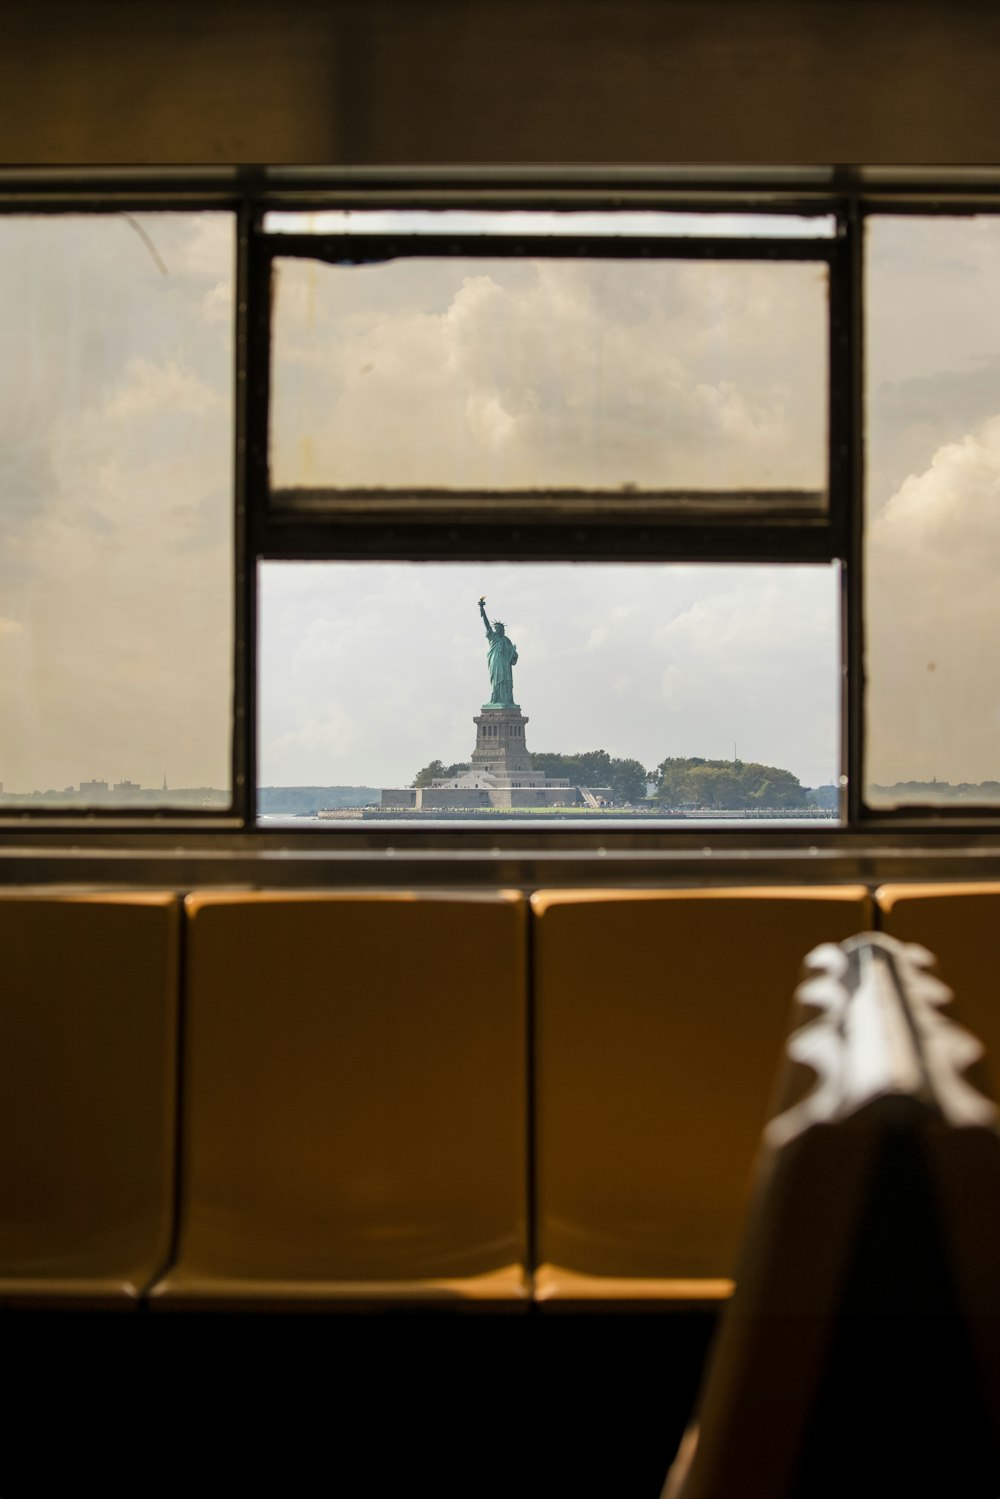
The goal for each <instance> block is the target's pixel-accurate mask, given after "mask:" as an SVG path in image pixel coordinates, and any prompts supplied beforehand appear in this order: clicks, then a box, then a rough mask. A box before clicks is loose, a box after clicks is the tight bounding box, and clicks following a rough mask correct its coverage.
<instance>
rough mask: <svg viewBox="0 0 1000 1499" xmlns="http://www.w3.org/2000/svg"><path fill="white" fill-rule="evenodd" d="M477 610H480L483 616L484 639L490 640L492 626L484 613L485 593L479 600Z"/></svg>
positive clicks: (491, 637)
mask: <svg viewBox="0 0 1000 1499" xmlns="http://www.w3.org/2000/svg"><path fill="white" fill-rule="evenodd" d="M479 612H480V614H481V615H482V617H483V624H484V625H485V626H486V639H487V640H492V639H493V626H492V625H491V624H490V617H489V615H488V614H487V613H486V595H485V594H484V595H483V597H482V598H481V599H480V600H479Z"/></svg>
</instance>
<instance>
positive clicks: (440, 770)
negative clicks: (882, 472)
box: [410, 760, 469, 786]
mask: <svg viewBox="0 0 1000 1499" xmlns="http://www.w3.org/2000/svg"><path fill="white" fill-rule="evenodd" d="M468 769H469V762H468V760H460V761H458V762H457V763H456V764H454V765H442V764H441V761H440V760H432V761H431V763H430V764H429V765H425V766H424V768H423V770H418V771H417V774H416V776H415V777H414V779H413V780H412V781H411V782H410V785H411V786H429V785H430V783H431V782H432V781H446V780H450V779H451V777H452V776H460V775H464V773H465V772H466V771H467V770H468Z"/></svg>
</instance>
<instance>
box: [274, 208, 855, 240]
mask: <svg viewBox="0 0 1000 1499" xmlns="http://www.w3.org/2000/svg"><path fill="white" fill-rule="evenodd" d="M264 230H265V232H266V233H268V234H572V235H583V234H585V235H611V236H613V235H621V234H637V235H641V236H643V237H647V236H652V235H655V236H658V237H664V238H668V239H676V238H688V237H690V236H693V235H700V236H705V237H707V238H715V239H721V238H725V239H742V238H744V237H746V236H751V237H755V238H767V239H832V238H833V237H834V234H835V233H836V220H835V219H834V217H833V215H832V214H816V215H815V216H810V217H806V216H805V215H801V214H789V213H657V212H656V211H654V210H649V209H634V210H628V209H624V210H621V211H619V212H616V213H607V212H601V211H591V212H587V211H586V210H580V209H573V210H567V211H564V212H555V211H550V212H546V211H545V210H539V209H531V210H524V211H519V210H516V209H513V210H508V211H506V212H497V211H496V210H493V211H490V210H489V209H454V208H451V209H412V208H410V209H400V208H384V209H370V208H366V209H361V210H351V209H349V208H334V209H322V210H319V211H318V212H314V213H301V212H291V213H289V212H283V211H280V210H279V211H272V212H271V213H266V214H265V215H264Z"/></svg>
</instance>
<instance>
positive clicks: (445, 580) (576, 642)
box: [260, 562, 839, 786]
mask: <svg viewBox="0 0 1000 1499" xmlns="http://www.w3.org/2000/svg"><path fill="white" fill-rule="evenodd" d="M260 581H261V592H260V610H261V635H260V640H261V645H260V668H261V669H260V683H261V720H260V722H261V734H260V746H261V766H260V779H261V782H262V783H263V784H265V785H294V784H307V785H308V784H318V785H327V784H347V785H352V784H355V785H371V786H405V785H408V784H409V783H410V782H411V781H412V780H413V778H414V776H415V775H416V772H417V771H418V770H419V769H420V768H421V767H422V766H424V765H426V764H428V763H429V762H430V761H431V760H441V761H443V762H444V763H445V764H446V765H447V764H452V763H454V762H458V761H463V760H468V758H469V756H470V755H471V752H472V749H473V747H474V744H475V734H476V730H475V725H474V723H473V721H472V720H473V717H474V715H475V714H476V713H478V712H479V711H480V707H481V705H482V704H483V703H486V702H489V700H490V682H489V675H488V672H487V665H486V652H487V641H486V635H485V631H484V628H483V625H482V622H481V620H480V616H479V609H478V600H479V598H480V596H481V595H483V594H485V596H486V609H487V612H488V614H489V617H490V619H491V621H495V620H497V619H499V620H502V621H503V623H504V626H505V628H506V631H507V633H508V635H509V636H510V637H511V639H512V640H513V642H514V644H515V645H516V647H517V651H518V662H517V665H516V666H515V667H514V697H515V701H516V702H517V703H519V704H520V706H521V709H522V711H523V712H524V713H525V714H526V715H527V716H528V719H529V724H528V728H527V732H526V743H527V746H528V749H529V750H538V751H541V750H547V751H556V752H559V753H572V752H573V751H576V750H593V749H604V750H607V751H608V753H609V754H611V755H613V756H618V757H622V758H629V759H636V760H639V761H640V762H641V763H642V764H643V765H644V766H645V767H646V768H647V769H651V768H652V767H653V766H655V765H657V764H658V763H659V762H660V761H661V760H663V759H665V758H666V757H667V756H668V755H701V756H703V757H704V758H706V759H732V758H733V754H734V747H735V750H736V753H737V754H738V755H739V757H740V758H741V759H743V760H758V761H761V762H763V763H765V764H769V765H779V766H781V767H782V768H785V769H790V770H792V771H794V772H795V774H797V775H798V776H799V777H800V779H801V780H802V781H803V784H805V785H821V784H825V783H826V782H828V781H829V780H830V779H831V778H832V777H833V776H834V775H835V774H836V773H837V764H836V755H837V724H838V716H837V683H838V672H837V649H838V631H839V623H838V618H839V617H838V589H839V580H838V574H837V570H836V568H834V567H828V566H827V567H736V566H726V567H701V566H691V565H663V564H653V565H649V564H631V565H609V564H593V563H586V564H584V563H575V564H570V563H564V564H545V563H488V564H482V563H480V564H472V563H435V564H432V563H409V564H407V563H399V564H394V565H385V564H378V563H312V562H309V563H275V562H269V563H264V564H262V566H261V568H260Z"/></svg>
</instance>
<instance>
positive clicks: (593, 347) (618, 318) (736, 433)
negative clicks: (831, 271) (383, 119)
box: [270, 255, 828, 499]
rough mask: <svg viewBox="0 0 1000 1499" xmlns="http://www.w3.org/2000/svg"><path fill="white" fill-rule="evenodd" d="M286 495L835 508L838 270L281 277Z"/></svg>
mask: <svg viewBox="0 0 1000 1499" xmlns="http://www.w3.org/2000/svg"><path fill="white" fill-rule="evenodd" d="M274 272H275V296H274V321H273V335H272V366H271V434H270V478H271V484H272V486H273V487H274V488H275V489H277V490H279V491H280V490H285V491H287V490H302V489H307V490H308V489H310V488H314V489H321V490H346V491H357V490H360V491H370V490H374V491H385V490H390V491H392V490H396V491H400V490H402V491H410V492H412V491H414V490H429V491H446V492H458V493H462V492H469V491H472V492H475V491H480V492H482V491H500V492H503V491H510V492H525V491H528V492H530V491H546V490H556V491H559V490H567V491H581V490H582V491H597V492H604V493H607V492H609V491H610V492H612V493H614V494H618V495H622V496H628V495H634V494H636V493H639V494H641V493H644V492H646V493H653V494H656V493H657V492H668V493H669V492H674V493H676V492H678V491H680V492H684V491H693V492H703V491H709V492H711V491H726V492H740V493H743V492H746V491H761V492H768V491H788V490H793V491H805V492H807V495H806V496H804V497H807V498H813V499H815V498H817V497H819V496H821V495H822V494H823V493H824V492H825V488H826V476H827V454H826V430H827V358H828V356H827V340H828V334H827V323H828V269H827V266H826V265H825V264H824V263H821V262H815V261H807V262H799V261H782V262H767V261H745V260H743V261H736V260H731V261H725V260H705V261H701V260H699V261H694V260H676V259H669V260H657V259H638V258H637V259H628V260H615V259H606V260H600V259H584V258H579V259H560V258H553V259H548V258H527V257H526V258H517V257H509V256H505V257H502V258H501V257H489V256H483V257H478V256H471V255H468V256H466V255H457V256H448V257H440V258H431V257H423V256H416V257H412V258H409V257H407V258H401V259H398V260H390V261H386V262H382V263H378V264H364V265H343V264H330V263H327V262H323V261H318V260H315V261H314V260H311V259H294V258H288V257H281V256H279V257H278V258H277V259H276V260H275V262H274Z"/></svg>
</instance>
